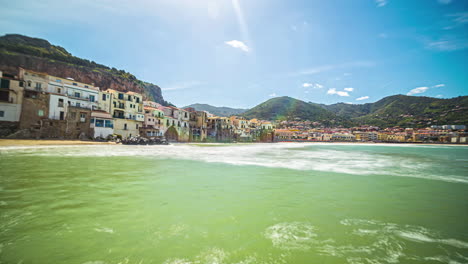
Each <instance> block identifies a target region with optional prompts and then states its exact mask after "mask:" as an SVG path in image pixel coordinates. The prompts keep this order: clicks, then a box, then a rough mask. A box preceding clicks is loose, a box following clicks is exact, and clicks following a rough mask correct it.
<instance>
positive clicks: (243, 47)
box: [224, 40, 249, 52]
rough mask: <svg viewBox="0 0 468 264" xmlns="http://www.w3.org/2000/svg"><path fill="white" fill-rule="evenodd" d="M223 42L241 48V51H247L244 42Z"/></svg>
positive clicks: (247, 48)
mask: <svg viewBox="0 0 468 264" xmlns="http://www.w3.org/2000/svg"><path fill="white" fill-rule="evenodd" d="M224 43H226V44H227V45H229V46H231V47H233V48H236V49H241V50H242V51H245V52H249V47H247V45H245V43H244V42H242V41H239V40H230V41H226V42H224Z"/></svg>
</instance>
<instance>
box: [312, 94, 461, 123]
mask: <svg viewBox="0 0 468 264" xmlns="http://www.w3.org/2000/svg"><path fill="white" fill-rule="evenodd" d="M321 106H322V107H323V108H324V109H327V110H330V111H332V112H333V113H335V114H336V115H338V116H341V117H343V118H348V119H350V120H351V121H353V122H354V123H356V124H362V125H364V124H366V125H376V126H381V127H388V126H408V127H424V126H428V125H444V124H460V125H466V124H468V96H459V97H455V98H451V99H439V98H432V97H425V96H406V95H393V96H388V97H385V98H383V99H381V100H379V101H377V102H375V103H368V104H362V105H350V104H343V103H340V104H333V105H321Z"/></svg>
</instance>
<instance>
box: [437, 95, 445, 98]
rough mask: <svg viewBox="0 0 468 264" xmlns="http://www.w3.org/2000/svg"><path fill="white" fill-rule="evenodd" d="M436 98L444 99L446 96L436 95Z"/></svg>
mask: <svg viewBox="0 0 468 264" xmlns="http://www.w3.org/2000/svg"><path fill="white" fill-rule="evenodd" d="M436 97H437V98H442V97H444V96H443V95H441V94H438V95H436Z"/></svg>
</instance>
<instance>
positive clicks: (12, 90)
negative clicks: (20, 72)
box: [0, 71, 24, 123]
mask: <svg viewBox="0 0 468 264" xmlns="http://www.w3.org/2000/svg"><path fill="white" fill-rule="evenodd" d="M23 86H24V82H22V81H20V80H19V79H18V76H15V75H12V74H7V73H3V72H1V71H0V121H6V122H16V123H17V122H19V121H20V117H21V106H22V104H23V96H24V87H23Z"/></svg>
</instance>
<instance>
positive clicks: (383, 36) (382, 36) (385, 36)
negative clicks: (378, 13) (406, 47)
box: [378, 33, 388, 39]
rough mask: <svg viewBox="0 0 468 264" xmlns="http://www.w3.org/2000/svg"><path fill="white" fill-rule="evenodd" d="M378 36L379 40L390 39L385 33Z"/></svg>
mask: <svg viewBox="0 0 468 264" xmlns="http://www.w3.org/2000/svg"><path fill="white" fill-rule="evenodd" d="M378 36H379V38H384V39H386V38H388V35H387V34H385V33H380V34H379V35H378Z"/></svg>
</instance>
